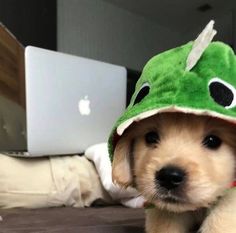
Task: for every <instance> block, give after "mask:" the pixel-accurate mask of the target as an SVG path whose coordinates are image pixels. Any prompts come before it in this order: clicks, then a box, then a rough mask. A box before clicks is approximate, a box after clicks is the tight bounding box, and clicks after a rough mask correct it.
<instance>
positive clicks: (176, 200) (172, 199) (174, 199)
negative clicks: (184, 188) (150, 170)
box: [158, 193, 187, 204]
mask: <svg viewBox="0 0 236 233" xmlns="http://www.w3.org/2000/svg"><path fill="white" fill-rule="evenodd" d="M158 199H159V200H161V201H162V202H165V203H169V204H183V203H186V202H187V201H186V200H185V199H184V198H182V197H179V196H176V195H173V194H170V193H169V194H167V195H158Z"/></svg>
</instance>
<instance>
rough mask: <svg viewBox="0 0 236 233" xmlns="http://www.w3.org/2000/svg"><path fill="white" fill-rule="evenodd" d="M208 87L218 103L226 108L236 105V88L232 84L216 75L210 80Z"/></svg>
mask: <svg viewBox="0 0 236 233" xmlns="http://www.w3.org/2000/svg"><path fill="white" fill-rule="evenodd" d="M208 88H209V92H210V95H211V98H212V99H213V100H214V101H215V102H216V103H217V104H219V105H221V106H223V107H225V108H233V107H235V106H236V90H235V88H234V87H233V86H232V85H231V84H229V83H227V82H225V81H223V80H221V79H220V78H217V77H216V78H213V79H211V80H210V82H209V83H208Z"/></svg>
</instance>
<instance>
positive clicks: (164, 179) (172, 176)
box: [155, 166, 186, 190]
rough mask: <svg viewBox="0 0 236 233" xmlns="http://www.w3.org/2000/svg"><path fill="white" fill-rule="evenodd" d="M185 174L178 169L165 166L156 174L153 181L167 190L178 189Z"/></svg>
mask: <svg viewBox="0 0 236 233" xmlns="http://www.w3.org/2000/svg"><path fill="white" fill-rule="evenodd" d="M185 178H186V173H185V172H184V171H183V170H182V169H181V168H178V167H174V166H167V167H163V168H162V169H161V170H159V171H157V172H156V175H155V181H156V182H157V184H158V185H159V186H161V187H163V188H165V189H167V190H171V189H175V188H178V187H179V186H180V185H181V184H183V182H184V181H185Z"/></svg>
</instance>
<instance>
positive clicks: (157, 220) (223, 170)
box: [113, 113, 236, 233]
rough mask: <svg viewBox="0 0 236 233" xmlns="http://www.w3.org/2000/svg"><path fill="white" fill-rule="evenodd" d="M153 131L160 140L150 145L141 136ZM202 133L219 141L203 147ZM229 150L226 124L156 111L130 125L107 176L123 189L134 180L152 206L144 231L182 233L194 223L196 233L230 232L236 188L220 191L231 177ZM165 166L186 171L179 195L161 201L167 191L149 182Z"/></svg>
mask: <svg viewBox="0 0 236 233" xmlns="http://www.w3.org/2000/svg"><path fill="white" fill-rule="evenodd" d="M153 130H155V131H157V132H158V133H159V135H160V142H159V143H157V144H156V145H153V146H150V145H147V143H146V142H145V134H146V133H147V132H149V131H153ZM208 134H214V135H217V136H218V137H220V138H221V139H222V141H223V143H222V145H221V146H220V147H219V148H218V149H217V150H210V149H209V148H206V147H204V146H203V144H202V141H203V139H204V137H205V136H207V135H208ZM131 143H133V145H132V148H131ZM235 151H236V131H235V128H234V127H233V126H232V125H230V124H229V123H226V122H223V121H221V120H218V119H214V118H210V117H206V116H195V115H191V114H182V113H162V114H159V115H156V116H154V117H151V118H148V119H145V120H142V121H141V122H137V123H135V124H133V125H132V126H131V127H130V128H129V129H128V130H127V131H126V132H125V133H124V135H123V136H122V137H121V139H120V140H119V141H118V144H117V145H116V148H115V153H114V161H113V180H114V181H115V182H116V183H118V184H120V185H122V186H125V187H127V186H128V185H131V184H133V183H134V184H136V186H137V189H138V190H139V191H140V192H141V193H142V195H143V196H144V197H145V198H146V199H147V200H148V201H149V202H151V203H153V204H155V206H156V208H154V209H151V210H147V211H146V212H147V216H146V217H147V220H146V231H147V232H148V233H164V232H165V233H187V232H188V231H189V230H190V229H191V227H192V226H193V225H194V224H195V223H198V222H202V231H201V232H202V233H226V232H227V233H233V232H235V231H236V230H235V229H236V221H233V220H236V191H234V190H230V191H228V193H227V194H226V195H225V192H226V190H227V189H229V187H230V184H231V183H232V182H233V180H234V176H235ZM130 156H131V157H130ZM132 161H133V164H132V165H131V164H130V163H131V162H132ZM166 165H174V166H177V167H180V168H181V169H183V170H184V171H186V174H187V181H186V184H185V186H184V191H183V193H181V195H178V196H177V197H175V198H177V200H178V201H177V203H171V202H166V201H163V198H166V197H167V196H168V195H172V194H169V193H168V194H167V193H163V192H162V190H161V188H160V187H158V186H157V185H156V183H155V182H154V181H155V173H156V172H157V171H159V170H160V169H161V168H163V167H165V166H166ZM168 197H169V196H168ZM219 197H221V198H220V200H219V201H218V198H219ZM203 213H208V214H207V215H204V214H203ZM203 215H204V217H202V216H203ZM206 216H207V217H206Z"/></svg>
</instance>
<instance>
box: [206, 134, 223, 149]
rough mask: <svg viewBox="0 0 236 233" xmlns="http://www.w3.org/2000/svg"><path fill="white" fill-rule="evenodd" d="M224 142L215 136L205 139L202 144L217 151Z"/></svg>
mask: <svg viewBox="0 0 236 233" xmlns="http://www.w3.org/2000/svg"><path fill="white" fill-rule="evenodd" d="M221 143H222V140H221V139H220V138H219V137H217V136H215V135H208V136H206V137H205V138H204V140H203V142H202V144H203V145H204V146H205V147H207V148H209V149H211V150H216V149H218V148H219V147H220V146H221Z"/></svg>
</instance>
